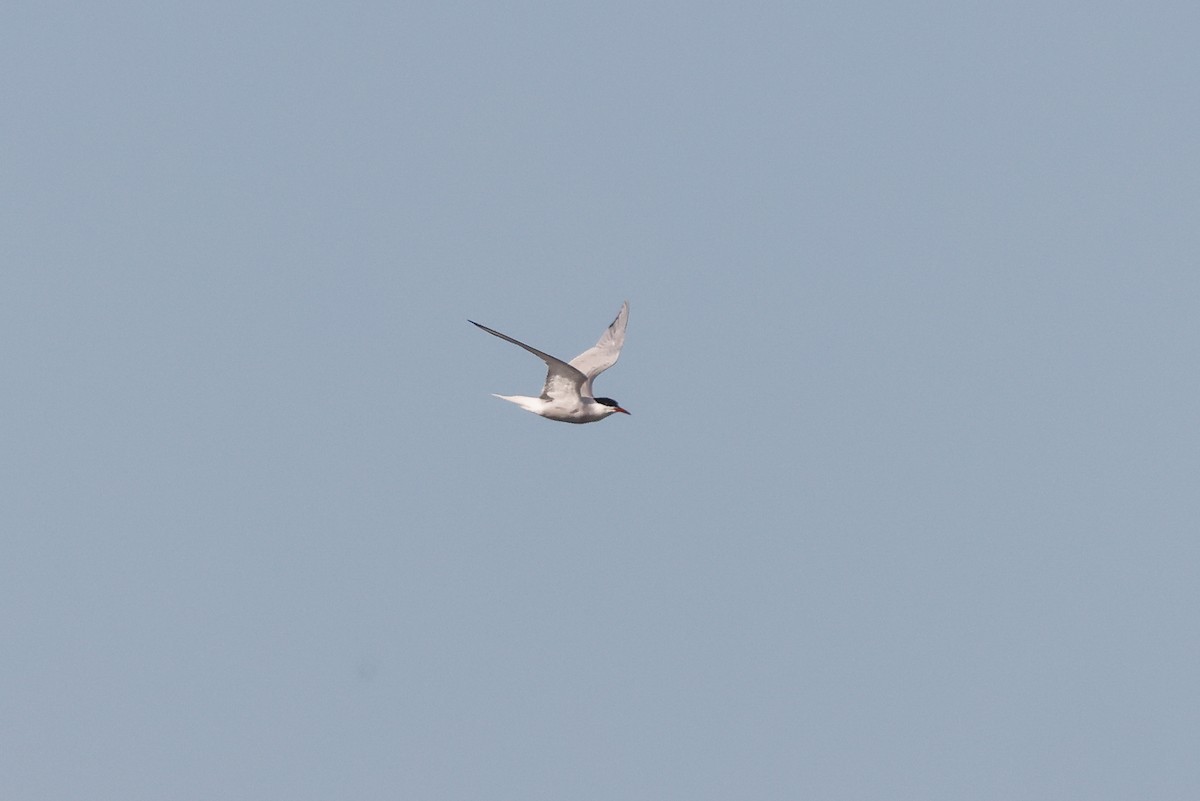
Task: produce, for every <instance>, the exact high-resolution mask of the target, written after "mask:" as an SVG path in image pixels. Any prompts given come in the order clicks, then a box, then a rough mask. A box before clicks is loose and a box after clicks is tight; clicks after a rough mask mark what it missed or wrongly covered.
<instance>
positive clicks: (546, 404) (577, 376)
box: [467, 301, 629, 423]
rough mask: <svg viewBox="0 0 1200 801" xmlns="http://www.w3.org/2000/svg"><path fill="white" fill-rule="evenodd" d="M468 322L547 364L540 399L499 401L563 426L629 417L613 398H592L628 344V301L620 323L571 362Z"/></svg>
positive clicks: (519, 397)
mask: <svg viewBox="0 0 1200 801" xmlns="http://www.w3.org/2000/svg"><path fill="white" fill-rule="evenodd" d="M467 322H469V323H470V324H471V325H473V326H475V327H476V328H482V329H483V330H484V331H487V332H488V333H489V334H491V335H492V336H495V337H500V338H501V339H503V340H505V341H506V342H511V343H513V344H514V345H517V346H519V347H522V348H524V349H525V350H527V351H529V352H530V353H532V354H533V355H534V356H537V357H538V358H539V359H541V360H542V361H544V362H545V363H546V367H547V371H546V385H545V386H544V387H543V388H542V394H541V396H540V397H537V398H530V397H526V396H524V395H496V397H497V398H501V399H503V400H506V401H509V402H510V403H515V404H517V405H518V406H520V407H521V408H522V409H525V410H526V411H529V412H533V413H534V414H538V415H541V416H542V417H545V418H547V419H549V420H558V421H559V422H563V423H595V422H596V421H598V420H603V419H604V418H606V417H608V416H610V415H614V414H617V413H618V412H619V413H621V414H629V411H628V410H626V409H622V408H621V405H620V404H619V403H617V402H616V401H615V400H613V399H612V398H597V397H595V396H593V394H592V382H593V381H595V380H596V376H598V375H600V374H601V373H603V372H604V371H605V370H607V369H608V368H610V367H612V366H613V365H614V364H616V363H617V359H618V358H619V357H620V356H621V346H622V345H624V344H625V326H626V325H627V324H628V323H629V302H628V301H625V302H624V303H622V304H621V310H620V311H619V312H617V316H616V319H614V320H613V321H612V324H611V325H609V326H608V328H607V329H605V331H604V333H603V334H601V335H600V339H599V341H597V342H596V344H595V345H593V346H592V347H590V348H588V349H587V350H585V351H584V352H583V353H581V354H579V355H578V356H576V357H575V358H574V359H571V361H569V362H564V361H563V360H562V359H558V358H555V357H554V356H551V355H550V354H548V353H542V352H541V351H540V350H538V349H537V348H531V347H530V346H529V345H526V344H525V343H524V342H520V341H518V340H515V339H513V338H512V337H510V336H508V335H507V334H501V333H500V332H499V331H496V330H494V329H491V328H488V327H487V326H486V325H480V324H479V323H477V322H475V321H474V320H467ZM492 394H493V395H495V393H492Z"/></svg>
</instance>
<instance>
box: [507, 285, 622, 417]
mask: <svg viewBox="0 0 1200 801" xmlns="http://www.w3.org/2000/svg"><path fill="white" fill-rule="evenodd" d="M628 324H629V301H625V302H624V303H622V304H621V310H620V311H619V312H617V319H615V320H613V321H612V325H610V326H609V327H608V329H607V330H606V331H605V332H604V333H603V334H601V335H600V341H599V342H597V343H596V344H595V345H594V346H592V347H590V348H588V349H587V350H585V351H584V352H583V353H581V354H579V355H578V356H576V357H575V358H574V359H571V362H570V365H571V367H574V368H575V369H576V370H578V371H579V372H581V373H583V374H584V376H586V380H585V381H584V382H583V386H582V387H581V388H580V392H581V393H583V395H584V396H585V397H588V398H591V397H593V395H592V381H594V380H595V378H596V376H598V375H600V374H601V373H603V372H604V371H605V370H607V369H608V368H610V367H612V366H613V365H614V364H616V363H617V359H618V358H620V356H621V346H622V345H624V344H625V326H626V325H628ZM518 344H519V343H518Z"/></svg>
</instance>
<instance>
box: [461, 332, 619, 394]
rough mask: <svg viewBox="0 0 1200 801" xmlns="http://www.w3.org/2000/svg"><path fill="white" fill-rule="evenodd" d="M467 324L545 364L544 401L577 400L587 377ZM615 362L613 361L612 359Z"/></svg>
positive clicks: (514, 342)
mask: <svg viewBox="0 0 1200 801" xmlns="http://www.w3.org/2000/svg"><path fill="white" fill-rule="evenodd" d="M467 322H468V323H470V324H471V325H473V326H475V327H476V328H482V329H483V330H484V331H487V332H488V333H489V334H491V335H492V336H494V337H500V338H501V339H503V340H505V341H506V342H511V343H513V344H514V345H517V346H519V347H522V348H524V349H525V350H527V351H529V352H530V353H532V354H533V355H534V356H537V357H538V358H539V359H541V360H542V361H544V362H545V363H546V367H547V370H546V385H545V386H544V387H543V388H542V397H543V398H544V399H546V400H556V399H558V398H572V399H578V398H579V391H580V387H582V386H583V384H584V382H586V381H587V380H588V378H587V376H586V375H584V374H583V373H582V372H580V371H579V370H577V369H575V368H574V367H572V366H571V365H569V364H567V363H566V362H564V361H563V360H562V359H556V358H555V357H553V356H551V355H550V354H549V353H542V352H541V351H540V350H538V349H537V348H531V347H529V346H528V345H526V344H525V343H524V342H520V341H518V340H515V339H513V338H512V337H510V336H508V335H507V334H501V333H500V332H499V331H494V330H492V329H491V328H488V327H487V326H486V325H480V324H479V323H477V322H475V321H474V320H467ZM614 361H615V359H614Z"/></svg>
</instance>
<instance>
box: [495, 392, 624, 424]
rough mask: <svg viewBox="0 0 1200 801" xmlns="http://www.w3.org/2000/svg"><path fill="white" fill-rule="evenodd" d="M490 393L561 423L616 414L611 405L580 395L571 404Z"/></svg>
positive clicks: (591, 419) (589, 419)
mask: <svg viewBox="0 0 1200 801" xmlns="http://www.w3.org/2000/svg"><path fill="white" fill-rule="evenodd" d="M492 394H493V395H495V396H496V397H497V398H502V399H504V400H506V401H508V402H509V403H515V404H517V405H518V406H520V407H521V408H522V409H524V410H526V411H528V412H533V413H534V414H540V415H541V416H542V417H545V418H546V419H548V420H558V421H560V422H563V423H594V422H596V421H597V420H603V419H604V418H605V417H608V416H609V415H610V414H616V412H617V411H618V410H617V409H614V408H613V407H611V406H605V405H604V404H603V403H597V402H596V401H595V400H593V399H592V398H582V397H581V398H579V400H578V401H577V402H576V403H574V404H572V403H570V402H564V401H563V400H562V399H561V398H560V399H558V400H546V399H545V398H530V397H527V396H525V395H497V394H496V393H495V392H493V393H492ZM621 411H624V410H621ZM625 414H629V412H625Z"/></svg>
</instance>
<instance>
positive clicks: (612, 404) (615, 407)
mask: <svg viewBox="0 0 1200 801" xmlns="http://www.w3.org/2000/svg"><path fill="white" fill-rule="evenodd" d="M593 400H594V401H596V403H599V404H600V405H601V406H607V407H608V408H609V410H610V411H609V414H615V413H617V412H620V413H621V414H629V412H628V411H627V410H625V409H622V408H621V406H620V404H618V403H617V402H616V401H615V400H613V399H612V398H593Z"/></svg>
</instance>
